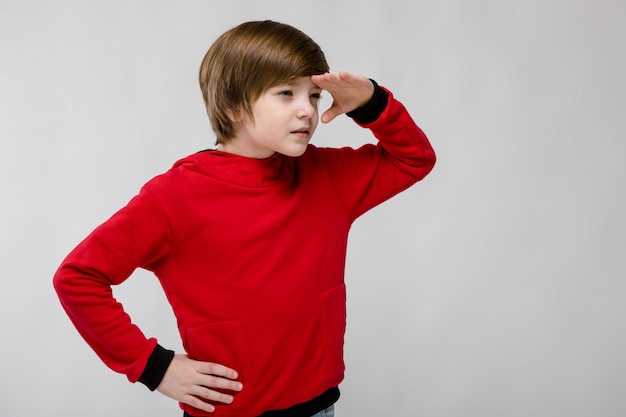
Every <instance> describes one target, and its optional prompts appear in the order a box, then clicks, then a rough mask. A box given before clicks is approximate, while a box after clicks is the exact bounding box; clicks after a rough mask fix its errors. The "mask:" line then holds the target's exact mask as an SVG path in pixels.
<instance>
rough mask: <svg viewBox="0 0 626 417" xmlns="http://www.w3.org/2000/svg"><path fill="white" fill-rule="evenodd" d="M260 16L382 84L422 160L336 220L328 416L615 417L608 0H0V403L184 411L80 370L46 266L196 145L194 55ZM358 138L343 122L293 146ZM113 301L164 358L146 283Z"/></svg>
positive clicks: (621, 197)
mask: <svg viewBox="0 0 626 417" xmlns="http://www.w3.org/2000/svg"><path fill="white" fill-rule="evenodd" d="M266 18H269V19H274V20H279V21H283V22H286V23H290V24H292V25H294V26H296V27H298V28H300V29H302V30H303V31H305V32H306V33H308V34H309V35H310V36H311V37H313V38H314V39H315V40H316V41H317V42H318V43H319V44H320V45H321V47H322V48H323V49H324V50H325V52H326V55H327V58H328V61H329V63H330V65H331V69H332V70H333V71H338V70H346V71H351V72H356V73H361V74H365V75H368V76H369V77H371V78H374V79H376V80H377V81H378V82H379V83H380V84H382V85H384V86H386V87H388V88H390V89H391V90H392V91H393V92H394V93H395V95H396V97H397V98H399V99H400V100H401V101H402V102H403V103H404V104H405V105H406V106H407V108H408V109H409V110H410V112H411V113H412V115H413V116H414V118H415V120H416V121H417V122H418V124H420V126H421V127H422V128H423V129H424V131H425V132H426V133H427V134H428V135H429V137H430V139H431V141H432V143H433V146H434V147H435V149H436V151H437V154H438V158H439V161H438V164H437V166H436V168H435V170H434V171H433V173H432V174H431V175H430V176H429V177H427V178H426V179H425V180H424V181H423V182H421V183H419V184H417V185H416V186H414V187H413V188H411V189H410V190H408V191H406V192H405V193H403V194H401V195H399V196H398V197H396V198H394V199H392V200H391V201H389V202H387V203H385V204H383V205H381V206H379V207H377V208H376V209H374V210H373V211H371V212H369V213H367V214H366V215H364V216H363V217H362V218H361V219H359V220H358V221H357V222H356V223H355V225H354V227H353V230H352V234H351V238H350V247H349V254H348V262H347V270H346V281H347V284H348V315H349V317H348V332H347V335H346V347H345V353H346V363H347V374H346V379H345V381H344V383H343V384H342V385H341V389H342V392H343V396H342V398H341V400H340V401H339V403H338V404H337V416H338V417H356V416H406V417H413V416H425V417H474V416H476V417H491V416H493V417H516V416H520V417H521V416H549V417H554V416H568V417H577V416H581V417H582V416H603V417H610V416H623V415H626V395H624V393H625V392H626V391H625V390H626V378H624V374H625V373H626V363H625V355H624V352H625V351H626V334H625V331H626V330H625V324H626V303H625V302H624V299H625V298H626V297H625V296H626V283H625V278H626V265H625V259H626V253H625V252H626V251H625V249H626V221H625V214H626V182H625V179H626V177H625V175H626V169H625V166H626V163H625V157H626V142H625V139H626V138H625V136H626V135H625V133H626V98H625V97H626V81H625V80H626V77H625V74H626V56H625V54H626V2H624V1H622V0H594V1H590V0H587V1H583V0H517V1H515V0H508V1H507V0H477V1H465V0H406V1H399V0H386V1H375V0H358V1H353V2H345V1H338V0H317V1H306V2H304V1H295V0H293V1H289V2H283V1H254V2H253V1H249V2H244V1H234V0H229V1H220V2H217V1H199V0H191V1H152V0H151V1H148V0H144V1H135V0H124V1H122V0H109V1H106V2H105V1H85V0H65V1H61V0H58V1H43V0H37V1H35V0H29V1H23V0H0V140H1V142H0V143H1V148H0V186H1V187H0V190H1V193H2V203H1V204H0V227H1V229H0V256H1V264H0V266H1V269H0V270H1V277H0V300H1V302H0V338H1V342H0V353H1V358H2V359H1V361H0V387H1V389H0V415H2V416H22V417H35V416H43V415H45V416H70V417H71V416H90V417H100V416H103V417H104V416H152V417H171V416H180V415H181V413H180V411H179V408H178V405H177V404H176V403H174V402H173V401H171V400H169V399H167V398H165V397H164V396H162V395H161V394H158V393H152V392H149V391H148V390H147V389H146V388H145V387H144V386H142V385H140V384H135V385H133V384H130V383H129V382H128V381H127V380H126V378H125V377H124V376H122V375H118V374H115V373H114V372H112V371H110V370H109V369H108V368H106V367H105V366H104V365H103V364H102V363H101V362H100V360H99V359H98V358H97V357H96V356H95V354H93V352H92V351H91V350H90V349H89V347H88V346H87V345H86V344H85V343H84V342H83V341H82V339H81V338H80V337H79V336H78V333H77V332H76V331H75V329H74V328H73V327H72V325H71V323H70V322H69V320H68V319H67V317H66V316H65V313H64V312H63V311H62V309H61V307H60V304H59V302H58V300H57V298H56V294H55V293H54V291H53V288H52V284H51V279H52V276H53V274H54V272H55V270H56V268H57V266H58V265H59V263H60V262H61V261H62V259H63V258H64V257H65V255H66V254H67V253H68V252H69V251H70V250H71V249H72V248H73V247H74V246H75V245H76V244H77V243H78V242H79V241H80V240H81V239H82V238H83V237H85V236H86V235H87V234H88V233H89V232H90V231H91V230H92V229H93V228H94V227H95V226H97V225H98V224H100V223H101V222H102V221H104V220H105V219H107V218H108V217H109V216H110V215H111V214H112V213H113V212H114V211H116V210H117V209H118V208H120V207H121V206H123V205H124V204H125V203H126V202H127V201H128V200H129V199H130V198H131V197H132V196H133V195H134V194H135V193H136V192H137V191H138V190H139V187H140V186H141V185H142V184H143V183H145V182H146V181H147V180H149V179H150V178H151V177H153V176H154V175H156V174H159V173H161V172H163V171H165V170H166V169H168V168H169V167H170V166H171V165H172V163H173V162H174V161H175V160H177V159H178V158H180V157H183V156H185V155H187V154H190V153H193V152H195V151H198V150H200V149H205V148H208V147H211V146H212V145H213V142H214V137H213V134H212V132H211V129H210V126H209V122H208V119H207V117H206V115H205V112H204V108H203V103H202V98H201V94H200V90H199V88H198V86H197V71H198V67H199V64H200V61H201V59H202V57H203V55H204V53H205V52H206V50H207V49H208V47H209V46H210V45H211V43H212V42H213V41H214V40H215V38H216V37H217V36H219V35H220V34H221V33H223V32H224V31H225V30H227V29H229V28H231V27H233V26H235V25H236V24H239V23H241V22H243V21H246V20H258V19H266ZM329 104H330V102H329V101H328V98H326V101H324V102H323V103H322V106H328V105H329ZM372 140H373V138H372V136H371V135H370V133H369V132H368V131H366V130H362V129H360V128H358V127H357V126H356V125H354V124H352V122H350V121H349V120H348V119H347V118H346V117H343V118H341V119H340V120H337V121H335V122H333V123H331V124H329V125H324V126H320V128H319V129H318V131H317V132H316V136H315V138H314V139H313V142H314V143H316V144H318V145H333V146H344V145H350V146H359V145H360V144H362V143H365V142H371V141H372ZM115 294H116V296H117V297H118V298H119V299H120V300H121V301H122V302H123V303H124V304H125V306H126V308H127V310H128V312H129V313H130V314H131V316H132V317H133V319H134V320H135V321H136V322H137V323H138V324H139V325H140V327H141V328H142V329H143V330H144V331H145V333H146V334H148V335H150V336H156V337H157V338H158V339H159V341H160V342H161V343H162V344H163V345H165V346H167V347H169V348H173V349H180V342H179V339H178V335H177V330H176V325H175V320H174V318H173V316H172V312H171V310H170V308H169V306H168V304H167V303H166V301H165V298H164V296H163V294H162V292H161V290H160V287H159V286H158V284H157V281H156V280H155V279H154V278H153V277H152V276H151V275H150V274H148V273H146V272H143V271H137V272H136V273H135V274H134V276H133V277H131V279H130V280H129V281H128V282H127V283H125V284H124V285H122V286H120V288H116V290H115ZM275 366H280V363H276V364H275Z"/></svg>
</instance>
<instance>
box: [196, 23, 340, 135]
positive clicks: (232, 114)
mask: <svg viewBox="0 0 626 417" xmlns="http://www.w3.org/2000/svg"><path fill="white" fill-rule="evenodd" d="M325 72H328V64H327V63H326V58H325V57H324V53H323V52H322V50H321V48H320V47H319V46H318V45H317V44H316V43H315V42H314V41H313V40H312V39H311V38H310V37H308V36H307V35H306V34H304V33H303V32H301V31H300V30H298V29H296V28H294V27H292V26H290V25H287V24H284V23H278V22H273V21H270V20H266V21H256V22H246V23H242V24H241V25H239V26H236V27H235V28H233V29H231V30H229V31H227V32H226V33H224V34H223V35H222V36H220V37H219V38H218V39H217V40H216V41H215V43H214V44H213V45H212V46H211V48H210V49H209V50H208V52H207V53H206V55H205V56H204V59H203V60H202V64H201V65H200V75H199V78H200V88H201V89H202V97H203V98H204V103H205V105H206V109H207V113H208V115H209V119H210V120H211V125H212V126H213V130H214V131H215V134H216V135H217V141H216V143H217V144H223V143H226V142H227V141H228V140H229V139H231V138H232V137H234V136H235V134H236V126H237V121H238V120H241V117H242V116H244V115H247V116H249V117H252V110H251V106H252V104H253V103H254V102H255V101H256V100H257V99H258V98H259V97H260V96H261V95H262V94H263V93H264V92H265V91H266V90H267V89H268V88H270V87H273V86H275V85H278V84H282V83H284V82H287V81H289V80H290V79H292V78H295V77H304V76H310V75H316V74H323V73H325Z"/></svg>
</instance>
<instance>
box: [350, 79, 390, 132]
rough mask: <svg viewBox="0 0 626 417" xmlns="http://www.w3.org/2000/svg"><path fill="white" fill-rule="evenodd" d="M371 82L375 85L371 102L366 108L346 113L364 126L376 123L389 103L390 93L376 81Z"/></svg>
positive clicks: (362, 107)
mask: <svg viewBox="0 0 626 417" xmlns="http://www.w3.org/2000/svg"><path fill="white" fill-rule="evenodd" d="M370 81H371V82H372V84H374V94H373V95H372V98H371V99H370V101H368V102H367V103H366V104H365V105H364V106H361V107H359V108H357V109H354V110H352V111H350V112H348V113H346V115H347V116H349V117H352V118H353V119H354V120H356V121H357V122H358V123H360V124H362V125H365V124H368V123H372V122H374V121H376V119H378V118H379V117H380V115H381V114H382V113H383V111H384V110H385V109H386V108H387V102H388V101H389V93H388V92H386V91H385V90H383V89H382V88H381V87H380V86H379V85H378V84H377V83H376V81H374V80H372V79H370Z"/></svg>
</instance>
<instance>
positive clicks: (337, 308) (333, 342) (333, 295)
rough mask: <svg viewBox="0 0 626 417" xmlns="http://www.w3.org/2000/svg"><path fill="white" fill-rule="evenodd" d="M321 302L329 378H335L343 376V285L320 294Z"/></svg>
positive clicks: (344, 330) (344, 299)
mask: <svg viewBox="0 0 626 417" xmlns="http://www.w3.org/2000/svg"><path fill="white" fill-rule="evenodd" d="M321 301H322V320H323V323H324V336H325V339H326V340H325V341H326V352H327V354H328V358H327V365H328V367H329V371H330V375H331V377H332V378H335V377H338V376H340V375H343V372H344V370H345V365H344V362H343V343H344V335H345V332H346V286H345V284H341V285H337V286H336V287H333V288H331V289H330V290H327V291H325V292H324V293H322V295H321Z"/></svg>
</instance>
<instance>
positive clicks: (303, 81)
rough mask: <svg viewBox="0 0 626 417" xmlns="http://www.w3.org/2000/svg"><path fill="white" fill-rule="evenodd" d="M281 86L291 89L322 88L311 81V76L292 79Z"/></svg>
mask: <svg viewBox="0 0 626 417" xmlns="http://www.w3.org/2000/svg"><path fill="white" fill-rule="evenodd" d="M279 85H288V86H291V87H299V86H305V87H311V88H320V87H318V86H317V84H315V83H314V82H313V81H312V80H311V76H298V77H292V78H290V79H289V80H287V81H285V82H284V83H280V84H279Z"/></svg>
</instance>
